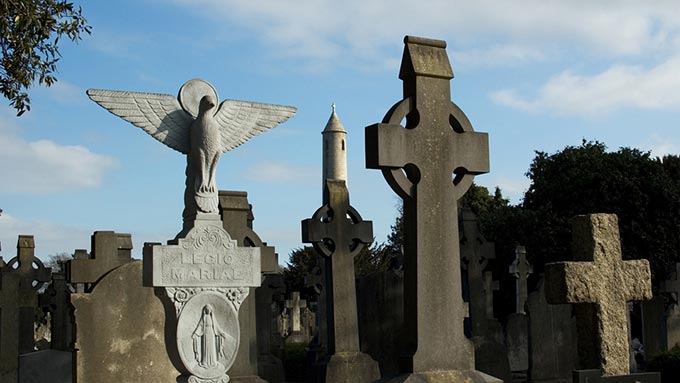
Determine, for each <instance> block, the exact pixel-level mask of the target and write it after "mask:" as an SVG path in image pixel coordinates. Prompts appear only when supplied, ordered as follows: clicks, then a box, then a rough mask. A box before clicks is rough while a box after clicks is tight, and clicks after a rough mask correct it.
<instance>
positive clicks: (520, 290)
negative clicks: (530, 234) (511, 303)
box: [508, 246, 534, 314]
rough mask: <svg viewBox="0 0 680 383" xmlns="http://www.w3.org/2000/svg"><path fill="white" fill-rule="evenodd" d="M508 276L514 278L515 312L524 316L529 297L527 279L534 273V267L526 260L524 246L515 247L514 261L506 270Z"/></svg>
mask: <svg viewBox="0 0 680 383" xmlns="http://www.w3.org/2000/svg"><path fill="white" fill-rule="evenodd" d="M508 269H509V271H510V274H512V275H513V276H514V277H515V279H516V280H515V295H516V297H515V312H518V313H521V314H526V310H524V306H525V305H526V303H527V298H528V297H529V291H528V290H527V278H529V274H531V273H533V272H534V267H533V266H532V265H531V264H530V263H529V261H528V260H527V251H526V249H525V248H524V246H517V247H515V260H514V261H513V262H512V264H511V265H510V267H509V268H508Z"/></svg>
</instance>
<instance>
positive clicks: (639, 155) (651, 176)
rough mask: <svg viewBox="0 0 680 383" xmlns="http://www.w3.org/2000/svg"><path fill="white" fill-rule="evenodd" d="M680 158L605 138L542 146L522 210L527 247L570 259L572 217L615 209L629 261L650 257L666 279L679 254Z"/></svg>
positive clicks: (547, 257)
mask: <svg viewBox="0 0 680 383" xmlns="http://www.w3.org/2000/svg"><path fill="white" fill-rule="evenodd" d="M678 175H680V159H679V158H678V157H677V156H666V157H664V158H663V159H659V158H652V157H651V156H650V153H649V152H642V151H640V150H638V149H631V148H621V149H619V150H618V151H616V152H607V150H606V146H605V145H604V144H603V143H601V142H597V141H595V142H586V141H585V140H584V141H583V143H582V144H581V145H580V146H567V147H566V148H565V149H563V150H562V151H560V152H557V153H555V154H552V155H548V154H547V153H545V152H536V157H535V158H534V160H533V162H532V163H531V165H530V167H529V171H528V173H527V176H528V177H529V178H530V179H531V185H530V187H529V190H528V191H527V193H526V194H525V196H524V202H523V206H522V207H523V209H524V210H525V215H526V216H527V217H528V219H527V220H526V222H524V223H523V224H524V225H525V228H524V230H525V233H529V234H530V235H528V236H526V246H527V253H528V254H531V255H532V258H533V260H534V262H535V263H537V264H538V265H539V266H542V265H543V264H544V263H546V262H552V261H560V260H569V259H571V226H570V220H571V218H572V217H573V216H575V215H578V214H591V213H613V214H616V215H617V216H618V218H619V227H620V233H621V245H622V250H623V257H624V258H625V259H640V258H646V259H649V260H650V263H651V266H652V275H653V276H655V277H660V278H663V277H665V274H666V271H667V270H670V269H671V268H672V265H673V263H674V262H677V261H678V260H679V258H678V255H677V249H678V248H679V247H680V236H679V235H678V233H680V178H678Z"/></svg>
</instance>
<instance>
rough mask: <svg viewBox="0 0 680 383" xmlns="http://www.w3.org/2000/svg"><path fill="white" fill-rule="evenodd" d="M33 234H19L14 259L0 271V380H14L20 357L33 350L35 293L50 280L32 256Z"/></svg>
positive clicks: (38, 261) (48, 271) (39, 262)
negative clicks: (43, 283)
mask: <svg viewBox="0 0 680 383" xmlns="http://www.w3.org/2000/svg"><path fill="white" fill-rule="evenodd" d="M34 251H35V242H34V241H33V236H32V235H20V236H19V240H18V242H17V256H16V257H14V258H12V259H11V260H10V261H9V262H7V264H6V265H5V266H3V267H2V269H0V270H1V272H0V333H2V336H1V337H0V355H2V357H1V358H0V381H2V382H4V381H16V374H17V370H18V367H19V366H18V363H19V354H23V353H27V352H31V351H33V346H34V339H33V322H34V320H33V319H34V316H35V308H36V306H37V303H38V298H37V296H36V290H37V289H39V288H40V287H41V286H42V283H41V282H47V281H49V278H50V269H49V268H46V267H45V266H44V265H43V264H42V262H41V261H40V259H38V258H36V257H35V256H34ZM34 264H35V265H36V268H34V266H33V265H34Z"/></svg>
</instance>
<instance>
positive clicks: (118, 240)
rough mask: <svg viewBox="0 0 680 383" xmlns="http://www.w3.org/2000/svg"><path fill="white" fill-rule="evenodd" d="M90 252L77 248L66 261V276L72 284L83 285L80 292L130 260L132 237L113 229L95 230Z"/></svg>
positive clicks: (87, 290) (89, 289) (86, 289)
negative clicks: (71, 257)
mask: <svg viewBox="0 0 680 383" xmlns="http://www.w3.org/2000/svg"><path fill="white" fill-rule="evenodd" d="M91 238H92V240H91V242H92V244H91V249H92V250H91V253H90V254H89V255H87V251H86V250H83V249H78V250H76V251H75V253H74V254H75V256H74V257H73V259H72V260H70V261H68V262H66V278H67V279H68V281H69V282H70V283H72V284H79V285H82V286H84V289H83V291H82V292H89V291H91V289H92V287H93V286H94V285H95V284H96V283H97V282H98V281H99V280H100V279H101V278H102V277H103V276H105V275H106V274H107V273H108V272H110V271H112V270H114V269H116V268H117V267H118V266H121V265H124V264H126V263H128V262H130V261H132V252H131V251H132V237H131V236H130V234H121V233H114V232H113V231H95V232H94V234H92V237H91Z"/></svg>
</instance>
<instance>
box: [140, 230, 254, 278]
mask: <svg viewBox="0 0 680 383" xmlns="http://www.w3.org/2000/svg"><path fill="white" fill-rule="evenodd" d="M144 262H145V264H146V265H148V267H145V274H146V275H145V278H147V279H146V280H147V281H148V283H150V284H151V285H153V286H155V287H161V286H171V287H176V286H184V287H241V286H257V285H259V284H260V278H261V277H260V249H259V248H256V247H239V246H238V245H237V243H236V240H234V239H232V238H231V236H230V235H229V233H227V232H226V231H225V230H224V229H222V227H221V225H219V226H218V225H216V224H214V223H212V222H209V221H208V222H203V221H196V226H195V227H194V228H193V229H192V230H191V231H189V233H188V234H187V236H186V237H184V238H180V239H178V240H177V244H175V245H166V246H154V247H152V248H151V251H149V252H148V253H147V254H145V255H144Z"/></svg>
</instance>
